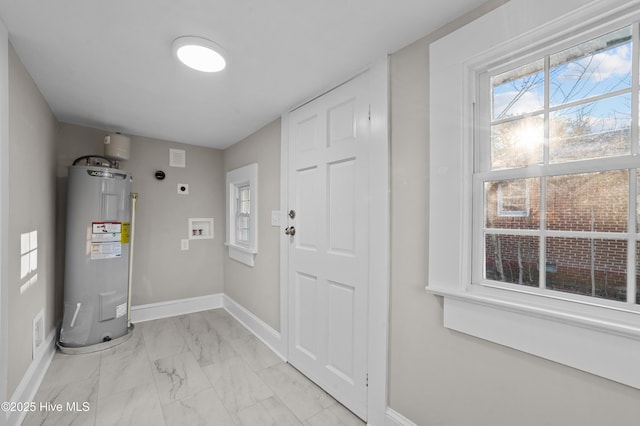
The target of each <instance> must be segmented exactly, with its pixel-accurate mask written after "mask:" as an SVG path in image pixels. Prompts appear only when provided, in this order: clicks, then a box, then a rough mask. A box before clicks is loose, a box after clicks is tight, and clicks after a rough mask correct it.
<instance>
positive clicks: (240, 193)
mask: <svg viewBox="0 0 640 426" xmlns="http://www.w3.org/2000/svg"><path fill="white" fill-rule="evenodd" d="M235 189H236V214H235V216H236V218H235V220H236V242H237V243H238V244H243V245H246V244H249V231H250V229H251V225H250V223H249V222H250V219H251V186H250V185H243V186H240V187H236V188H235Z"/></svg>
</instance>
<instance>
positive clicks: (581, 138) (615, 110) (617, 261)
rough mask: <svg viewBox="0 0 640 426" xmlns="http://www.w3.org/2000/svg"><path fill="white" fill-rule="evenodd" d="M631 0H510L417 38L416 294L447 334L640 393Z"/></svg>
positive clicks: (638, 164)
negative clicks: (423, 285)
mask: <svg viewBox="0 0 640 426" xmlns="http://www.w3.org/2000/svg"><path fill="white" fill-rule="evenodd" d="M637 6H638V2H629V1H623V0H602V1H598V2H587V3H585V2H579V1H577V0H576V1H574V0H567V2H560V3H559V2H553V1H551V0H540V1H538V2H527V1H526V0H511V1H509V2H507V3H505V4H504V5H502V6H500V7H499V8H497V9H495V10H494V11H492V12H490V13H488V14H487V15H485V16H483V17H482V18H480V19H478V20H476V21H474V22H472V23H471V24H469V25H467V26H465V27H463V28H461V29H459V30H458V31H455V32H453V33H451V34H449V35H447V36H445V37H443V38H441V39H440V40H438V41H436V42H434V43H433V44H432V45H431V46H430V61H429V63H430V74H429V78H430V105H431V106H432V107H431V109H430V128H431V133H430V189H429V198H430V199H429V206H430V210H429V222H430V228H429V282H428V289H429V290H430V291H431V292H433V293H435V294H438V295H441V296H443V297H444V321H443V323H444V326H445V327H447V328H450V329H452V330H456V331H460V332H463V333H467V334H470V335H473V336H476V337H480V338H483V339H486V340H489V341H492V342H495V343H498V344H501V345H505V346H509V347H511V348H515V349H518V350H521V351H524V352H527V353H530V354H533V355H537V356H540V357H543V358H546V359H549V360H553V361H556V362H559V363H562V364H565V365H568V366H571V367H574V368H578V369H581V370H584V371H587V372H590V373H592V374H596V375H599V376H602V377H606V378H608V379H611V380H614V381H617V382H620V383H624V384H626V385H629V386H632V387H635V388H639V389H640V374H637V373H638V369H637V361H635V360H632V359H631V358H629V357H627V356H626V355H624V354H625V353H627V354H628V353H639V352H640V298H639V294H640V288H639V286H638V284H639V283H640V208H639V205H640V161H639V160H638V158H640V157H639V155H640V142H639V140H638V139H639V135H638V133H639V131H638V130H639V126H640V123H639V120H638V117H639V114H640V108H639V106H640V94H639V90H640V73H638V66H639V64H640V58H639V57H638V52H639V51H640V48H639V45H638V40H639V36H640V24H639V22H640V11H639V10H638V7H637ZM505 22H509V25H504V24H505ZM434 105H437V108H434V107H433V106H434Z"/></svg>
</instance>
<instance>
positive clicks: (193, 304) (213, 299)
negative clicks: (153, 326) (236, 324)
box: [131, 293, 223, 324]
mask: <svg viewBox="0 0 640 426" xmlns="http://www.w3.org/2000/svg"><path fill="white" fill-rule="evenodd" d="M222 306H223V305H222V293H218V294H210V295H207V296H199V297H190V298H188V299H178V300H170V301H168V302H159V303H149V304H147V305H138V306H132V307H131V322H132V323H134V324H135V323H137V322H144V321H151V320H156V319H160V318H168V317H175V316H177V315H184V314H192V313H194V312H200V311H208V310H209V309H219V308H222Z"/></svg>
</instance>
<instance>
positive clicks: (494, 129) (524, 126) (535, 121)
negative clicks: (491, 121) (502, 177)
mask: <svg viewBox="0 0 640 426" xmlns="http://www.w3.org/2000/svg"><path fill="white" fill-rule="evenodd" d="M543 142H544V120H543V117H542V115H536V116H533V117H527V118H523V119H520V120H515V121H509V122H506V123H501V124H495V125H493V126H491V169H492V170H498V169H509V168H516V167H524V166H527V165H529V164H537V163H540V162H541V161H542V147H543Z"/></svg>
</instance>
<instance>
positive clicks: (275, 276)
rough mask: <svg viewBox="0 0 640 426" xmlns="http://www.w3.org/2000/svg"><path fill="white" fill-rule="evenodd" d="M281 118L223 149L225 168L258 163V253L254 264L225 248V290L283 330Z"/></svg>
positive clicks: (269, 322) (230, 295) (274, 326)
mask: <svg viewBox="0 0 640 426" xmlns="http://www.w3.org/2000/svg"><path fill="white" fill-rule="evenodd" d="M280 139H281V138H280V119H278V120H275V121H273V122H272V123H270V124H268V125H267V126H265V127H263V128H262V129H260V130H258V131H257V132H256V133H254V134H252V135H251V136H249V137H247V138H246V139H244V140H242V141H240V142H238V143H236V144H235V145H233V146H231V147H229V148H227V149H225V150H224V170H225V172H227V171H229V170H233V169H237V168H238V167H242V166H246V165H247V164H251V163H258V254H257V255H256V258H255V265H254V266H253V267H250V266H247V265H245V264H243V263H240V262H237V261H235V260H233V259H230V258H229V256H228V253H227V251H226V250H225V256H224V292H225V294H226V295H228V296H229V297H231V298H232V299H233V300H235V301H236V302H238V303H239V304H240V305H242V306H243V307H245V308H246V309H248V310H249V311H251V312H252V313H253V314H255V315H256V316H257V317H258V318H260V319H261V320H262V321H264V322H266V323H267V324H268V325H269V326H271V327H272V328H273V329H274V330H278V331H279V330H280V227H273V226H271V211H273V210H280Z"/></svg>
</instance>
